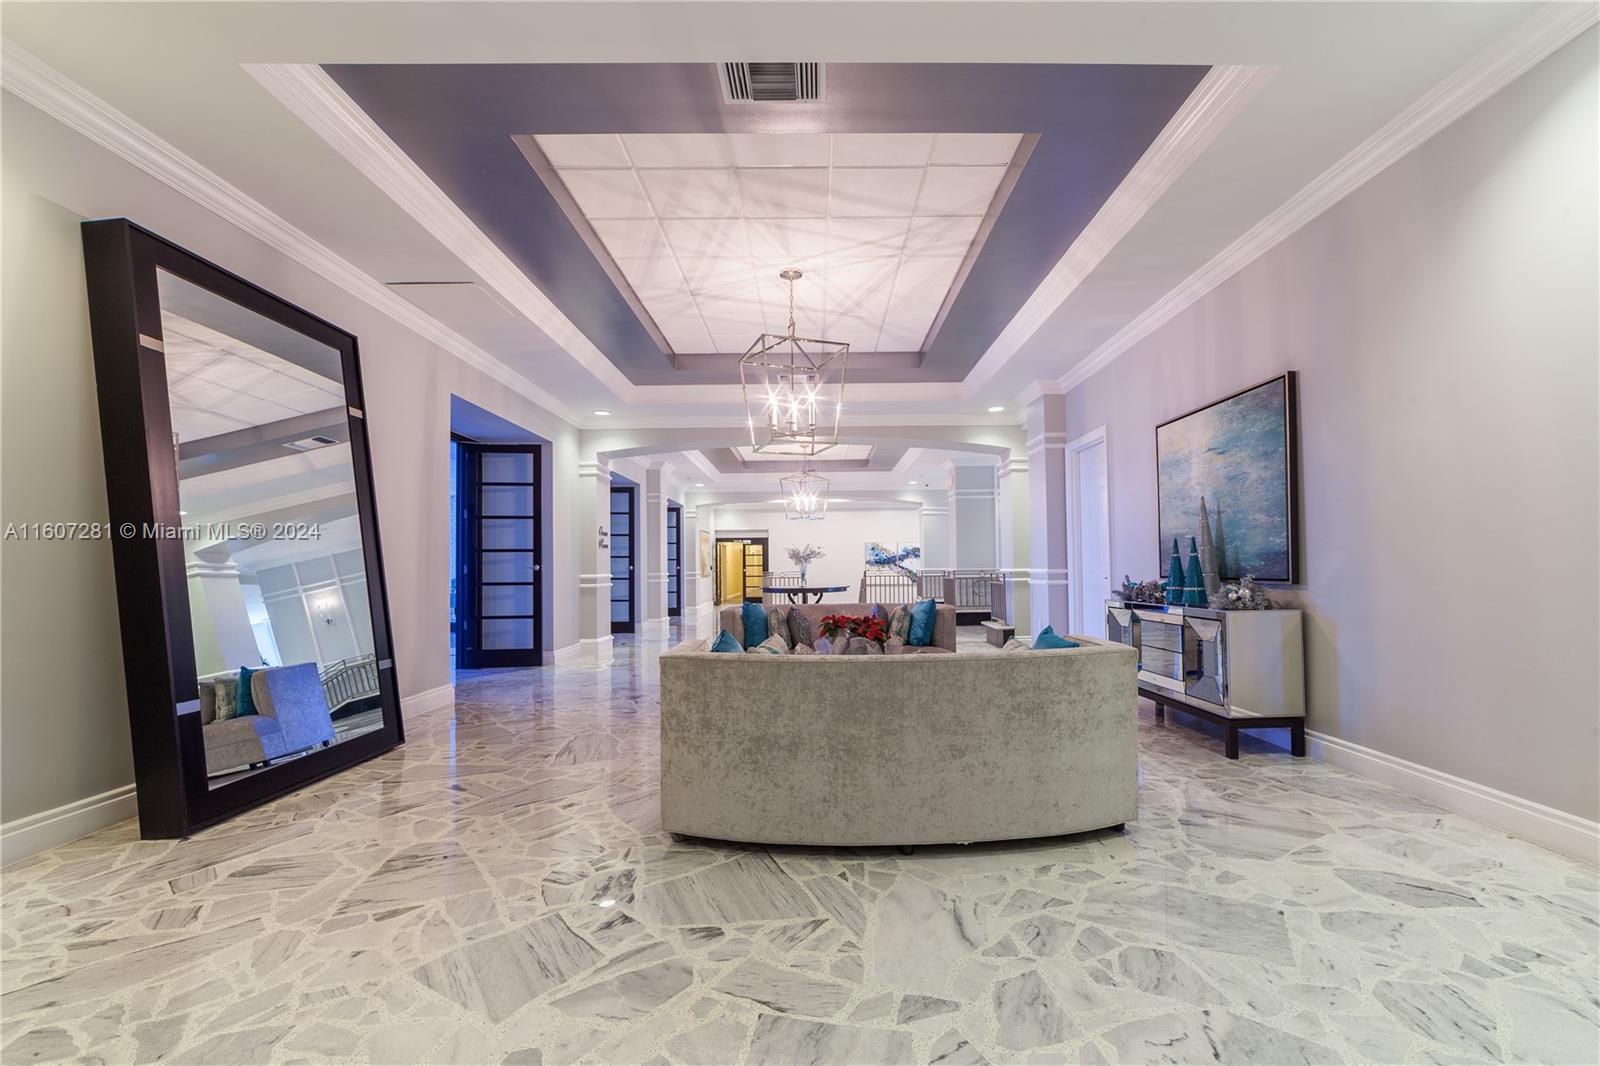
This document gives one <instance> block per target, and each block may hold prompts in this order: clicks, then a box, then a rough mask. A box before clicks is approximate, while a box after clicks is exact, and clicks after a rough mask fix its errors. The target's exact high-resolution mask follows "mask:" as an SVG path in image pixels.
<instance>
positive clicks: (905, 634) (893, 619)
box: [888, 603, 911, 644]
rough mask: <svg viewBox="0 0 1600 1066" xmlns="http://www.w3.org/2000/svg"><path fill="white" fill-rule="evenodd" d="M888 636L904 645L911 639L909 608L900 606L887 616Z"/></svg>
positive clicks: (903, 605)
mask: <svg viewBox="0 0 1600 1066" xmlns="http://www.w3.org/2000/svg"><path fill="white" fill-rule="evenodd" d="M888 629H889V636H891V637H893V638H894V639H896V640H898V641H900V643H902V644H904V643H905V642H906V641H908V640H910V639H911V608H909V607H907V606H906V605H905V604H903V603H902V604H900V605H899V606H898V607H896V608H895V609H894V611H893V612H891V613H890V615H889V626H888Z"/></svg>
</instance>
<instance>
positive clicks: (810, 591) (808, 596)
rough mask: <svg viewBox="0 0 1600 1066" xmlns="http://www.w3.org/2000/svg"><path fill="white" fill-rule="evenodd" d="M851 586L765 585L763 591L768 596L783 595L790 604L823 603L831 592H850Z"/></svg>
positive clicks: (762, 587)
mask: <svg viewBox="0 0 1600 1066" xmlns="http://www.w3.org/2000/svg"><path fill="white" fill-rule="evenodd" d="M849 590H850V586H849V585H763V586H761V591H762V592H763V593H765V594H766V595H768V596H778V595H783V596H787V597H789V602H790V603H821V602H822V597H823V596H824V595H826V594H827V593H830V592H848V591H849Z"/></svg>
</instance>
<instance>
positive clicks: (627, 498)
mask: <svg viewBox="0 0 1600 1066" xmlns="http://www.w3.org/2000/svg"><path fill="white" fill-rule="evenodd" d="M613 480H615V475H613ZM638 499H639V496H638V492H637V491H636V488H635V486H632V485H629V486H626V487H618V486H617V485H615V484H613V485H612V487H611V525H610V526H609V529H610V530H611V632H613V633H632V632H633V629H634V607H635V605H636V604H637V603H638V597H637V596H636V595H635V589H634V580H633V576H634V572H635V566H636V563H637V559H636V558H635V555H636V554H637V544H636V543H635V541H634V536H633V532H634V528H635V526H636V525H637V521H638V513H637V508H638Z"/></svg>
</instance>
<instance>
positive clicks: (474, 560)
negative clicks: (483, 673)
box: [461, 444, 542, 668]
mask: <svg viewBox="0 0 1600 1066" xmlns="http://www.w3.org/2000/svg"><path fill="white" fill-rule="evenodd" d="M461 447H462V448H463V449H466V450H467V455H468V462H467V463H466V480H467V481H468V482H469V483H468V484H466V485H464V486H462V490H461V491H462V494H463V498H464V499H465V501H466V502H467V504H468V506H469V507H470V508H471V511H470V514H469V516H468V520H467V523H466V526H467V529H466V533H467V537H468V539H469V541H470V547H469V551H468V566H467V580H466V584H467V586H468V590H467V591H468V595H467V597H466V602H467V603H468V604H470V618H469V619H468V620H467V624H466V626H465V627H464V628H465V629H466V630H467V631H468V638H467V640H466V641H465V646H464V647H463V648H462V653H461V661H462V665H463V666H466V667H469V668H472V667H494V666H537V665H539V662H540V652H539V643H540V641H539V601H540V595H539V587H540V579H541V575H540V571H541V569H542V567H541V566H540V562H539V539H540V534H539V457H538V446H537V445H531V444H528V445H525V444H504V445H502V444H463V445H461Z"/></svg>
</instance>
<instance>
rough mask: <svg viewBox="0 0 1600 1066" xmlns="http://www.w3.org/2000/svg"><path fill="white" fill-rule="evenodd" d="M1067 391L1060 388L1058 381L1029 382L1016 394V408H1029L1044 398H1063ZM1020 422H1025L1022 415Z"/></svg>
mask: <svg viewBox="0 0 1600 1066" xmlns="http://www.w3.org/2000/svg"><path fill="white" fill-rule="evenodd" d="M1066 394H1067V390H1066V389H1064V388H1062V387H1061V383H1060V382H1059V381H1030V382H1029V383H1028V384H1027V385H1026V386H1025V387H1024V388H1023V390H1022V391H1021V392H1019V393H1017V406H1018V407H1024V408H1025V407H1029V406H1031V405H1032V404H1035V403H1038V402H1039V401H1040V400H1042V399H1044V398H1045V397H1046V396H1065V395H1066ZM1021 420H1022V421H1026V420H1027V418H1026V414H1025V413H1024V415H1023V418H1022V419H1021Z"/></svg>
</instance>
